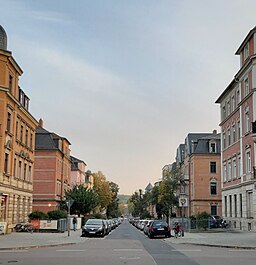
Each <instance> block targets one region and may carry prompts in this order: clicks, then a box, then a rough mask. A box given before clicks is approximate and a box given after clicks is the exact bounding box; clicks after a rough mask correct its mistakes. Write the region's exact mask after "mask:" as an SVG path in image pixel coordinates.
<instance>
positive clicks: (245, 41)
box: [235, 27, 256, 55]
mask: <svg viewBox="0 0 256 265" xmlns="http://www.w3.org/2000/svg"><path fill="white" fill-rule="evenodd" d="M255 32H256V27H254V28H253V29H251V30H250V31H249V33H248V34H247V36H246V37H245V39H244V40H243V42H242V44H241V45H240V46H239V48H238V49H237V51H236V53H235V54H236V55H239V54H240V53H241V51H242V50H243V48H244V46H245V45H246V43H247V42H248V41H249V39H250V38H251V37H252V35H253V34H254V33H255Z"/></svg>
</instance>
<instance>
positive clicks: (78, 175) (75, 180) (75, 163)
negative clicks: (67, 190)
mask: <svg viewBox="0 0 256 265" xmlns="http://www.w3.org/2000/svg"><path fill="white" fill-rule="evenodd" d="M70 158H71V185H72V186H75V185H83V184H85V181H86V177H85V169H86V166H87V165H86V164H85V162H84V161H82V160H80V159H78V158H75V157H73V156H71V157H70Z"/></svg>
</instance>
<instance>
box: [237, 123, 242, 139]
mask: <svg viewBox="0 0 256 265" xmlns="http://www.w3.org/2000/svg"><path fill="white" fill-rule="evenodd" d="M237 130H238V139H240V138H241V124H240V121H238V122H237Z"/></svg>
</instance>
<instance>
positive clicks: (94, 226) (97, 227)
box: [82, 219, 107, 237]
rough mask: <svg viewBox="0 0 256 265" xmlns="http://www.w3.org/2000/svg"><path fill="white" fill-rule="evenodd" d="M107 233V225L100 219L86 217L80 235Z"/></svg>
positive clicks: (102, 235) (103, 234) (102, 234)
mask: <svg viewBox="0 0 256 265" xmlns="http://www.w3.org/2000/svg"><path fill="white" fill-rule="evenodd" d="M106 233H107V227H106V225H105V223H104V221H103V220H102V219H88V220H87V221H86V223H85V225H84V226H83V228H82V236H101V237H104V236H105V235H106Z"/></svg>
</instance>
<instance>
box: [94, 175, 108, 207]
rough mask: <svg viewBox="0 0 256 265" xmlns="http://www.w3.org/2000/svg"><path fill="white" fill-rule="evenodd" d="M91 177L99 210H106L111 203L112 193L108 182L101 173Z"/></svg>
mask: <svg viewBox="0 0 256 265" xmlns="http://www.w3.org/2000/svg"><path fill="white" fill-rule="evenodd" d="M92 175H93V178H94V185H93V190H94V192H95V193H97V194H98V197H99V207H100V210H101V211H103V210H104V209H105V210H106V209H107V206H108V205H109V204H110V203H111V201H112V192H111V190H110V186H109V182H108V181H107V180H106V177H105V176H104V175H103V173H102V172H101V171H99V172H97V173H93V174H92Z"/></svg>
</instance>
